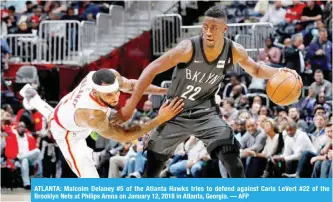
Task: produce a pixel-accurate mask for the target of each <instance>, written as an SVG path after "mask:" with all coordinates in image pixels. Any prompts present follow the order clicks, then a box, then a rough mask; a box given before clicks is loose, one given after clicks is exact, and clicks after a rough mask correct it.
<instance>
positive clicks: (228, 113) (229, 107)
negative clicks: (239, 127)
mask: <svg viewBox="0 0 333 202" xmlns="http://www.w3.org/2000/svg"><path fill="white" fill-rule="evenodd" d="M221 103H222V102H221ZM221 111H222V115H223V116H224V117H226V118H227V120H236V119H237V116H238V110H237V109H236V108H235V102H234V100H233V99H232V98H226V99H224V101H223V107H222V109H221Z"/></svg>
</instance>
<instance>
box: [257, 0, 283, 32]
mask: <svg viewBox="0 0 333 202" xmlns="http://www.w3.org/2000/svg"><path fill="white" fill-rule="evenodd" d="M285 15H286V9H284V8H283V7H282V4H281V1H275V2H274V6H272V7H270V8H269V9H268V11H267V12H266V14H265V15H264V17H262V18H261V19H260V22H269V23H272V24H273V25H274V26H276V25H278V24H279V23H280V22H281V21H282V19H283V18H284V16H285Z"/></svg>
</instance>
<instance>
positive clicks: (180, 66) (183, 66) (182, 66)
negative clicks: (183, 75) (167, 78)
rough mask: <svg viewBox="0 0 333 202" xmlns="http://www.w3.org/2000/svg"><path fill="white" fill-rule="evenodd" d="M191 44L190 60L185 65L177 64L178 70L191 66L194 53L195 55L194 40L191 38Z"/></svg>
mask: <svg viewBox="0 0 333 202" xmlns="http://www.w3.org/2000/svg"><path fill="white" fill-rule="evenodd" d="M190 40H191V44H192V56H191V59H190V60H189V61H188V62H187V63H179V64H178V65H177V67H178V68H179V69H182V68H185V67H187V66H188V65H189V64H191V63H192V62H193V60H194V59H195V56H196V53H195V42H194V38H191V39H190Z"/></svg>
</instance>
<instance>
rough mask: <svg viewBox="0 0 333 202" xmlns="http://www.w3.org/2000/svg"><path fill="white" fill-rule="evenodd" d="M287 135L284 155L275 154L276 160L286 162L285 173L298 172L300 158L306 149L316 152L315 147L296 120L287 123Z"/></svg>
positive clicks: (274, 160)
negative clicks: (299, 128)
mask: <svg viewBox="0 0 333 202" xmlns="http://www.w3.org/2000/svg"><path fill="white" fill-rule="evenodd" d="M286 129H287V137H286V138H285V140H284V145H285V148H284V151H283V153H282V155H275V156H273V158H272V160H273V163H274V162H282V163H285V173H287V174H291V173H295V172H296V168H297V164H298V160H299V158H300V155H301V153H302V152H304V151H311V152H314V151H315V148H314V146H313V144H312V143H311V141H310V138H309V137H308V136H307V134H306V133H304V132H303V131H300V130H298V129H297V124H296V123H295V122H289V123H288V124H287V128H286Z"/></svg>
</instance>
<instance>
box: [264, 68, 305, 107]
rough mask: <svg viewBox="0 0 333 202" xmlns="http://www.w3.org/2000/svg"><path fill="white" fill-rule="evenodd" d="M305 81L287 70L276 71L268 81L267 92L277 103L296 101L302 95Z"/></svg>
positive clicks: (288, 103)
mask: <svg viewBox="0 0 333 202" xmlns="http://www.w3.org/2000/svg"><path fill="white" fill-rule="evenodd" d="M302 87H303V82H302V80H301V78H300V77H299V76H298V75H295V74H294V73H291V72H287V71H280V72H278V73H276V74H275V75H274V76H273V77H272V78H270V79H269V80H268V82H267V86H266V92H267V95H268V97H269V99H270V100H271V101H272V102H274V103H275V104H277V105H281V106H286V105H290V104H293V103H295V102H296V101H297V100H298V98H299V97H300V95H301V92H302Z"/></svg>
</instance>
